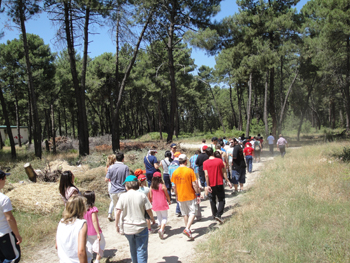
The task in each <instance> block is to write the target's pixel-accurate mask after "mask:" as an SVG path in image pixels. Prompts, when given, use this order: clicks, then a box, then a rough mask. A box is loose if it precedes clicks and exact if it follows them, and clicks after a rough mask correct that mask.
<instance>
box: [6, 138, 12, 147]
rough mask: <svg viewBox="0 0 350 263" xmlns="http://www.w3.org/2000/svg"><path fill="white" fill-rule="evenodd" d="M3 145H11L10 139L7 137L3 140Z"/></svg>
mask: <svg viewBox="0 0 350 263" xmlns="http://www.w3.org/2000/svg"><path fill="white" fill-rule="evenodd" d="M5 146H11V143H10V139H8V138H7V139H6V140H5Z"/></svg>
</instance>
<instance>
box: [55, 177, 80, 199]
mask: <svg viewBox="0 0 350 263" xmlns="http://www.w3.org/2000/svg"><path fill="white" fill-rule="evenodd" d="M72 180H73V174H72V172H71V171H64V172H63V173H61V178H60V185H59V187H58V189H59V191H60V194H61V195H62V196H63V197H65V196H66V190H67V188H68V187H75V188H77V187H76V186H75V185H74V184H73V182H72ZM77 189H78V188H77Z"/></svg>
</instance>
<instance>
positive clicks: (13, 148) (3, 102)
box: [0, 87, 16, 159]
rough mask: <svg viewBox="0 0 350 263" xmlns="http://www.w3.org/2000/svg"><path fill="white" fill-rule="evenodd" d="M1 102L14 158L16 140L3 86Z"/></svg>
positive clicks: (0, 96) (0, 95)
mask: <svg viewBox="0 0 350 263" xmlns="http://www.w3.org/2000/svg"><path fill="white" fill-rule="evenodd" d="M0 102H1V108H2V113H3V117H4V119H5V124H6V130H7V135H8V137H9V140H10V145H11V157H12V159H16V147H15V141H14V140H13V135H12V130H11V124H10V120H9V115H8V112H7V107H6V102H5V99H4V95H3V94H2V87H0Z"/></svg>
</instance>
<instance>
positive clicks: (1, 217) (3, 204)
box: [0, 170, 22, 263]
mask: <svg viewBox="0 0 350 263" xmlns="http://www.w3.org/2000/svg"><path fill="white" fill-rule="evenodd" d="M9 175H10V174H9V173H4V172H3V171H1V170H0V190H1V189H2V188H4V186H5V182H6V176H9ZM11 211H12V205H11V200H10V198H8V196H6V195H4V194H3V193H0V244H1V246H0V262H14V263H17V262H19V260H20V259H21V249H20V247H19V244H20V243H21V242H22V237H21V236H20V234H19V231H18V227H17V222H16V219H15V217H14V216H13V214H12V212H11Z"/></svg>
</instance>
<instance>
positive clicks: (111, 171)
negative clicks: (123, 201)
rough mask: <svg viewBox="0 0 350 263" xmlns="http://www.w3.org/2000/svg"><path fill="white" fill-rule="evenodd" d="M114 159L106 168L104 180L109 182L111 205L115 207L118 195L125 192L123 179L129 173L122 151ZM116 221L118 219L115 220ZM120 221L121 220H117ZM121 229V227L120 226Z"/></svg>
mask: <svg viewBox="0 0 350 263" xmlns="http://www.w3.org/2000/svg"><path fill="white" fill-rule="evenodd" d="M115 157H116V161H115V163H114V164H113V165H111V166H110V167H109V168H108V171H107V174H106V178H105V181H106V182H108V181H110V182H111V188H110V190H109V194H110V196H111V198H112V200H113V207H114V208H115V206H116V204H117V203H118V200H119V198H120V196H121V195H122V194H123V193H125V191H126V189H125V186H124V181H125V179H126V177H127V176H128V175H129V167H128V166H127V165H125V164H124V153H122V152H118V153H116V155H115ZM117 223H118V221H117ZM119 223H121V222H119ZM121 229H123V228H122V227H121Z"/></svg>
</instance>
